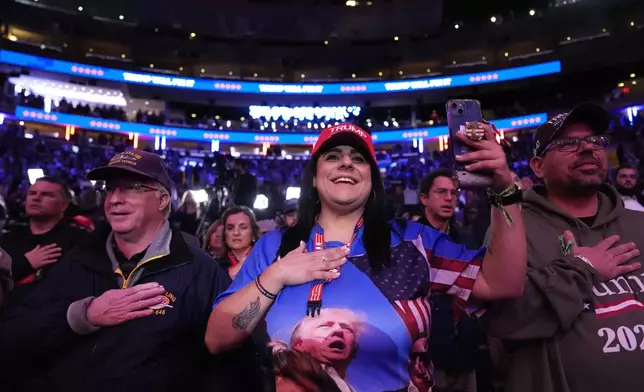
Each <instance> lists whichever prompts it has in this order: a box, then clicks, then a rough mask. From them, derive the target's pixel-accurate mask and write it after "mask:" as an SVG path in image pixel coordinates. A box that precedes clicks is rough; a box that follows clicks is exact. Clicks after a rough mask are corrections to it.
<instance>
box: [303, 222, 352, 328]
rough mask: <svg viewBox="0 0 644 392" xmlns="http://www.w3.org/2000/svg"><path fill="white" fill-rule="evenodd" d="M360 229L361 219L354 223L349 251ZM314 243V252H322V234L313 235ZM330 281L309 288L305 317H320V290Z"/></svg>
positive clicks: (317, 283)
mask: <svg viewBox="0 0 644 392" xmlns="http://www.w3.org/2000/svg"><path fill="white" fill-rule="evenodd" d="M361 227H362V217H360V219H358V223H356V227H355V229H354V230H353V237H352V238H351V243H350V244H349V249H351V246H352V245H353V241H355V239H356V236H357V235H358V231H359V230H360V228H361ZM314 243H315V252H319V251H322V250H324V248H325V245H324V233H318V232H317V231H316V232H315V234H314ZM340 268H341V267H338V268H337V269H338V271H339V270H340ZM330 281H331V279H327V280H323V281H317V282H316V283H314V284H313V285H312V286H311V291H310V293H309V300H308V301H307V303H306V315H307V316H311V317H315V314H316V313H317V315H318V316H319V315H320V310H321V309H322V288H323V287H324V285H325V284H326V283H329V282H330Z"/></svg>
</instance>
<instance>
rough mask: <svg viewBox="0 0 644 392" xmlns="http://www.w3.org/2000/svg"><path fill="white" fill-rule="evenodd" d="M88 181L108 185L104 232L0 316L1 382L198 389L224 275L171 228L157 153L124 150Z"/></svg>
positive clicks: (167, 185) (67, 387)
mask: <svg viewBox="0 0 644 392" xmlns="http://www.w3.org/2000/svg"><path fill="white" fill-rule="evenodd" d="M88 178H89V179H92V180H103V181H105V204H104V208H105V216H106V219H107V222H108V223H109V228H108V230H105V231H104V232H100V231H97V232H95V233H94V234H93V236H92V237H93V238H92V239H91V241H88V243H86V244H84V246H81V247H80V248H79V249H77V250H75V251H72V252H70V253H69V255H68V256H67V257H66V258H65V259H64V260H62V261H60V262H59V265H58V266H57V268H55V269H54V270H53V271H52V273H51V275H50V277H49V278H48V279H47V280H45V281H44V282H43V284H42V285H41V286H40V287H39V289H38V290H37V291H35V292H34V295H31V296H29V297H28V298H27V299H26V300H25V301H24V306H22V307H21V308H19V309H16V311H15V312H11V314H8V315H3V316H4V317H3V319H0V336H2V339H0V352H2V353H3V357H4V358H7V359H9V360H10V361H11V362H10V363H7V364H6V366H7V367H5V365H4V364H3V361H2V359H0V366H1V367H2V368H3V369H4V370H6V372H3V374H4V375H5V376H6V377H3V379H4V380H6V379H9V380H10V383H11V384H12V385H11V386H12V387H15V389H16V390H20V391H32V390H34V391H42V390H52V391H107V390H110V391H111V390H121V391H134V390H155V391H183V390H190V389H194V390H202V389H200V388H199V386H198V385H195V383H196V382H198V380H200V377H201V375H202V374H203V373H205V372H203V370H204V369H203V366H204V364H206V363H209V360H208V358H209V356H208V352H207V350H206V347H205V344H204V336H205V330H206V325H207V320H208V316H209V315H210V310H211V304H212V303H213V301H214V299H215V297H216V296H217V295H218V294H219V293H220V292H222V291H223V290H225V289H226V288H227V287H228V285H229V283H230V282H229V279H228V276H227V274H226V273H225V272H223V271H222V270H221V269H220V268H219V267H218V266H217V263H215V262H214V261H213V260H212V258H211V257H210V256H209V255H208V254H206V253H205V252H204V251H203V250H202V249H201V248H200V247H199V246H198V245H192V244H190V243H187V242H186V241H185V239H184V237H183V236H182V235H181V233H180V232H178V231H174V230H172V229H171V227H170V224H169V222H168V220H167V216H168V211H169V208H170V207H169V206H170V195H169V193H170V189H171V181H170V177H169V176H168V172H167V170H166V168H165V165H164V163H163V161H162V160H161V158H160V157H159V156H158V155H156V154H153V153H148V152H144V151H138V150H133V151H126V152H122V153H120V154H118V155H116V156H115V157H114V158H112V160H111V161H110V163H109V164H108V165H107V166H105V167H101V168H98V169H95V170H93V171H91V172H90V173H89V175H88ZM26 353H28V355H25V354H26ZM35 364H38V365H39V366H41V367H39V371H38V374H33V373H34V371H33V370H32V369H33V367H34V366H35ZM215 370H216V369H215ZM212 371H213V369H209V372H212ZM12 378H13V380H12ZM251 378H252V377H251ZM4 380H3V381H4ZM215 389H217V388H215ZM3 390H5V389H3ZM6 390H11V389H9V388H7V389H6Z"/></svg>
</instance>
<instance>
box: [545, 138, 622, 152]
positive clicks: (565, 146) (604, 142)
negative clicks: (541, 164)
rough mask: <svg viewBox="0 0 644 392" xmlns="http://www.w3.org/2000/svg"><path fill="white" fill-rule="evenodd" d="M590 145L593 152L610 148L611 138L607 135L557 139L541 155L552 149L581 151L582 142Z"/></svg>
mask: <svg viewBox="0 0 644 392" xmlns="http://www.w3.org/2000/svg"><path fill="white" fill-rule="evenodd" d="M582 141H583V142H585V143H587V144H590V146H591V148H592V149H593V150H603V149H605V148H607V147H608V146H610V138H609V137H608V136H605V135H590V136H586V137H562V138H559V139H555V140H553V141H552V143H550V144H548V145H547V146H546V148H544V149H543V152H542V153H541V155H543V154H545V153H546V152H547V151H548V150H550V149H551V148H554V149H555V150H557V151H560V152H575V151H577V150H579V146H581V142H582Z"/></svg>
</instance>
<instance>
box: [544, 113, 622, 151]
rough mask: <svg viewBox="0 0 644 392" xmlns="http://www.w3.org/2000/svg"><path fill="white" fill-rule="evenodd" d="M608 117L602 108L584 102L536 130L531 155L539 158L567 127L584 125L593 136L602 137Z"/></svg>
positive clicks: (608, 122)
mask: <svg viewBox="0 0 644 392" xmlns="http://www.w3.org/2000/svg"><path fill="white" fill-rule="evenodd" d="M610 120H611V119H610V115H609V114H608V112H607V111H606V109H604V108H603V107H602V106H599V105H597V104H594V103H590V102H586V103H582V104H580V105H578V106H575V107H574V108H573V109H572V110H571V111H569V112H566V113H562V114H559V115H557V116H555V117H553V118H551V119H550V120H548V121H547V122H546V123H544V124H543V125H541V126H540V127H539V128H538V129H537V133H536V135H535V139H536V140H535V146H534V150H533V153H534V155H535V156H541V155H543V154H544V153H545V151H546V148H547V147H549V144H550V142H552V141H553V140H554V139H555V138H556V137H557V136H558V135H560V134H561V133H562V132H563V131H564V130H565V129H566V128H567V127H568V126H569V125H574V124H585V125H586V126H588V128H589V129H590V130H592V131H593V133H594V134H595V135H603V134H605V133H606V131H607V130H608V126H609V125H610Z"/></svg>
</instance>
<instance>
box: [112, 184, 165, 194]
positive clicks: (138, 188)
mask: <svg viewBox="0 0 644 392" xmlns="http://www.w3.org/2000/svg"><path fill="white" fill-rule="evenodd" d="M116 189H119V190H120V191H121V192H122V193H124V194H127V195H133V194H138V193H146V192H155V191H161V190H160V189H157V188H154V187H151V186H148V185H145V184H141V183H140V182H126V183H120V184H118V183H107V184H105V192H108V193H111V192H114V191H115V190H116Z"/></svg>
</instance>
